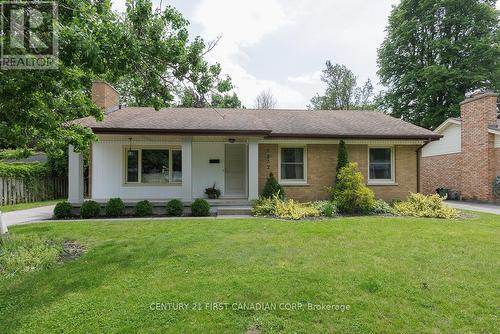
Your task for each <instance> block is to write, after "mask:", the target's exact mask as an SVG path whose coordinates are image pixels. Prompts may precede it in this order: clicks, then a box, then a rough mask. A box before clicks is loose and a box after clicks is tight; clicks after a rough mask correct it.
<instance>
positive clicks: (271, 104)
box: [255, 89, 278, 109]
mask: <svg viewBox="0 0 500 334" xmlns="http://www.w3.org/2000/svg"><path fill="white" fill-rule="evenodd" d="M277 104H278V101H277V100H276V98H275V97H274V95H273V93H272V92H271V90H270V89H268V90H263V91H262V92H260V94H259V95H258V96H257V97H256V98H255V109H274V108H276V105H277Z"/></svg>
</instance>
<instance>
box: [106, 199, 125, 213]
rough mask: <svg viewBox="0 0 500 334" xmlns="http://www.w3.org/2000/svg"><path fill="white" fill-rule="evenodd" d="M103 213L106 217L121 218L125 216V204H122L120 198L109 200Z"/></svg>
mask: <svg viewBox="0 0 500 334" xmlns="http://www.w3.org/2000/svg"><path fill="white" fill-rule="evenodd" d="M105 212H106V216H108V217H118V216H123V215H124V214H125V204H123V201H122V200H121V198H110V199H109V201H108V203H106V208H105Z"/></svg>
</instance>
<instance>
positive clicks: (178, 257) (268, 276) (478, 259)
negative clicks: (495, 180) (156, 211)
mask: <svg viewBox="0 0 500 334" xmlns="http://www.w3.org/2000/svg"><path fill="white" fill-rule="evenodd" d="M10 232H11V233H13V234H38V235H42V236H44V237H46V238H51V239H59V240H75V241H77V242H79V243H81V244H83V245H84V246H85V247H86V250H87V251H86V253H85V254H84V255H83V256H82V257H80V258H79V259H76V260H74V261H70V262H66V263H64V264H59V265H57V266H55V267H53V268H50V269H44V270H41V271H38V272H30V273H26V274H23V275H19V276H16V277H10V278H4V279H0V319H1V321H0V333H20V332H22V333H54V332H72V333H99V332H100V333H136V332H153V333H154V332H156V333H180V332H183V333H192V332H203V333H226V332H227V333H245V332H250V333H259V332H260V333H319V332H321V333H328V332H335V333H337V332H340V333H342V332H346V333H347V332H348V333H378V332H384V333H403V332H407V333H478V332H484V333H487V332H496V331H497V329H495V328H498V305H499V303H500V300H499V293H498V292H499V289H500V281H499V280H498V277H500V261H499V257H498V254H499V253H500V240H499V237H498V236H499V235H500V220H499V219H498V216H495V215H488V214H477V216H475V218H472V219H468V220H456V221H446V220H436V219H419V218H400V217H361V218H360V217H352V218H341V219H333V220H321V221H306V222H289V221H279V220H270V219H269V220H268V219H235V220H214V219H200V220H194V219H193V220H166V221H148V220H144V221H128V222H118V221H116V222H102V221H100V222H99V221H95V222H88V221H87V222H81V223H80V222H78V223H75V222H61V223H45V224H33V225H22V226H16V227H13V228H11V230H10ZM181 302H182V303H187V304H188V308H192V307H193V305H195V306H196V309H198V306H199V305H198V304H197V303H201V310H166V308H167V305H166V303H181ZM156 303H163V304H164V305H163V306H161V307H163V310H152V309H151V308H153V309H154V308H156ZM205 303H229V307H228V308H226V309H223V310H214V307H213V306H212V307H208V306H207V305H206V304H205ZM234 303H236V304H234ZM240 303H247V304H248V303H269V304H267V305H275V306H276V308H277V309H276V310H251V309H247V310H241V309H240V310H238V309H236V310H234V309H233V307H234V305H235V308H239V307H240ZM272 303H275V304H272ZM281 303H301V304H302V305H306V304H307V303H313V304H324V305H327V304H337V305H338V304H342V305H348V306H349V310H346V311H345V312H341V311H332V310H305V309H298V310H286V309H280V308H282V307H283V306H286V305H290V307H291V305H292V304H281ZM280 304H281V306H282V307H280ZM295 305H297V304H295ZM218 306H224V305H218ZM161 307H160V308H161Z"/></svg>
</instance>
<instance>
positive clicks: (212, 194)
mask: <svg viewBox="0 0 500 334" xmlns="http://www.w3.org/2000/svg"><path fill="white" fill-rule="evenodd" d="M205 194H207V196H208V198H209V199H216V198H219V197H220V190H219V189H217V188H216V187H215V183H214V185H213V186H212V187H210V188H207V189H205Z"/></svg>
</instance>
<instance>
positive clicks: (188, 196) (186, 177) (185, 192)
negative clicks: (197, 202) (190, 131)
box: [182, 137, 193, 201]
mask: <svg viewBox="0 0 500 334" xmlns="http://www.w3.org/2000/svg"><path fill="white" fill-rule="evenodd" d="M192 152H193V138H192V137H186V138H183V139H182V199H183V200H184V201H192V200H193V191H192V184H191V178H192V173H193V170H192V163H191V157H192Z"/></svg>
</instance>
